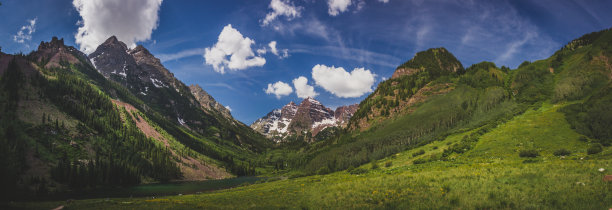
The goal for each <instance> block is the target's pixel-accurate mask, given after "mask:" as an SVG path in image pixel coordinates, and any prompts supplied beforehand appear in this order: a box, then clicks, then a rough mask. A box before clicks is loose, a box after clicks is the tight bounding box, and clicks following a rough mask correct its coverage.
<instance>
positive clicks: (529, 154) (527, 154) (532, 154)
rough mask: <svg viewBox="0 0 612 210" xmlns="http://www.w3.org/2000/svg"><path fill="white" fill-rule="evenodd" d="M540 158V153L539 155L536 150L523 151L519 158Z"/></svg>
mask: <svg viewBox="0 0 612 210" xmlns="http://www.w3.org/2000/svg"><path fill="white" fill-rule="evenodd" d="M537 156H540V153H538V151H537V150H535V149H528V150H521V152H519V157H531V158H534V157H537Z"/></svg>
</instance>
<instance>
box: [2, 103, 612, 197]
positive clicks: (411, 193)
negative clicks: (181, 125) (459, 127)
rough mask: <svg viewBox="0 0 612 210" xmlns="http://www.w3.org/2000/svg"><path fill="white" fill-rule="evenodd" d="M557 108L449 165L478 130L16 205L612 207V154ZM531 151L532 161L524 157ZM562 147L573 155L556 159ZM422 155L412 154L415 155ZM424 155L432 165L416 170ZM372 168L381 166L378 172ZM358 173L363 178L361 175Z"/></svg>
mask: <svg viewBox="0 0 612 210" xmlns="http://www.w3.org/2000/svg"><path fill="white" fill-rule="evenodd" d="M559 107H560V106H559V105H544V106H543V107H542V108H540V109H538V110H529V111H527V112H525V113H524V114H522V115H519V116H517V117H515V118H514V119H512V120H510V121H509V122H506V123H504V124H502V125H500V126H498V127H496V128H493V129H492V130H491V131H490V132H488V133H486V134H484V135H482V136H481V137H480V139H479V140H478V142H477V143H476V146H475V147H474V148H473V149H471V150H469V151H467V152H465V153H463V154H460V155H457V154H454V155H453V156H450V157H449V159H448V160H445V161H442V160H435V157H439V156H440V154H441V153H442V152H443V150H444V149H445V148H448V147H449V145H451V144H452V143H455V142H458V141H460V140H461V139H462V137H463V136H465V135H468V134H469V133H471V132H474V131H467V132H465V133H458V134H454V135H450V136H448V137H447V138H446V139H445V140H443V141H436V142H433V143H430V144H428V145H425V146H422V147H419V148H415V149H413V150H409V151H405V152H402V153H399V154H396V155H393V156H391V157H388V158H386V159H383V160H379V161H378V162H377V164H367V165H363V166H361V167H360V168H359V170H353V174H351V173H348V172H346V171H341V172H336V173H332V174H328V175H315V176H308V177H301V178H292V179H285V180H278V181H270V182H267V183H260V184H253V185H248V186H243V187H238V188H234V189H228V190H221V191H215V192H210V193H203V194H195V195H182V196H170V197H161V198H151V197H149V198H133V199H131V198H125V199H112V198H111V199H93V200H77V201H74V202H71V203H66V202H65V201H62V202H41V203H12V204H10V205H11V207H15V208H40V209H51V208H55V207H57V206H60V205H63V206H65V207H68V208H70V209H145V208H153V209H194V208H207V209H209V208H211V209H248V208H256V209H280V208H288V209H330V208H331V209H347V208H348V209H353V208H358V209H361V208H364V209H366V208H367V209H370V208H395V209H446V208H452V209H455V208H457V209H609V208H612V193H610V192H612V182H604V181H603V179H602V178H603V176H605V175H606V174H612V150H611V149H610V148H609V147H607V148H606V149H604V151H603V152H601V153H598V154H594V155H587V153H586V149H587V148H588V147H589V145H590V143H588V142H584V141H580V140H579V137H581V135H580V134H577V133H575V132H574V131H573V130H572V129H571V128H570V126H569V124H568V123H567V121H566V120H565V118H564V116H563V114H562V113H560V112H558V111H557V110H558V108H559ZM524 148H532V149H535V150H537V151H538V152H539V154H540V156H538V157H535V158H521V157H519V155H518V153H519V152H518V151H519V150H521V149H524ZM561 148H564V149H567V150H569V151H571V154H570V155H567V156H561V157H559V156H554V155H553V152H554V151H556V150H559V149H561ZM420 150H423V151H425V154H422V155H416V156H413V154H414V153H415V152H416V151H420ZM424 157H427V158H429V159H432V160H433V161H429V162H425V163H422V164H414V163H413V161H414V160H417V159H423V158H424ZM374 165H375V166H374ZM355 171H361V173H355Z"/></svg>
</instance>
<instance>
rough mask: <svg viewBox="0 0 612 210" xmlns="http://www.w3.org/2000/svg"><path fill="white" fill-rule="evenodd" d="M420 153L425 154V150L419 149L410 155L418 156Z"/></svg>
mask: <svg viewBox="0 0 612 210" xmlns="http://www.w3.org/2000/svg"><path fill="white" fill-rule="evenodd" d="M422 154H425V150H419V151H418V152H415V153H413V154H412V157H416V156H419V155H422Z"/></svg>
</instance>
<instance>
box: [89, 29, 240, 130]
mask: <svg viewBox="0 0 612 210" xmlns="http://www.w3.org/2000/svg"><path fill="white" fill-rule="evenodd" d="M89 60H90V61H91V63H92V64H93V65H94V66H95V67H96V69H97V70H98V71H99V72H100V73H101V74H102V75H104V77H106V78H107V79H111V80H114V81H116V82H118V83H120V84H122V85H123V86H125V87H127V88H128V89H129V90H130V92H132V93H133V94H135V95H137V96H138V97H139V98H140V99H141V100H143V101H144V102H145V103H146V104H148V105H152V106H154V108H155V109H157V110H160V111H161V112H162V113H163V114H164V116H166V117H167V118H169V119H172V120H174V121H175V122H177V123H179V124H181V125H184V126H187V127H190V128H192V129H195V130H198V131H201V132H204V130H205V129H206V128H205V127H207V125H208V124H210V125H216V124H219V122H216V121H215V120H214V119H210V118H203V117H201V116H199V115H198V114H197V109H203V110H204V111H206V112H209V114H210V111H215V112H219V113H220V114H221V117H223V118H225V119H227V120H229V122H230V123H231V124H233V125H235V120H234V119H233V118H232V116H231V114H230V113H229V110H227V109H226V108H225V107H224V106H223V105H221V104H219V103H218V102H217V101H215V100H214V98H212V96H210V95H209V94H208V93H206V91H204V90H203V89H202V88H201V87H199V86H192V87H187V86H186V85H185V84H184V83H183V82H181V81H180V80H178V79H177V78H176V77H174V74H172V73H171V72H170V71H169V70H168V69H166V68H165V67H164V66H163V64H162V63H161V61H160V60H159V59H158V58H156V57H155V56H153V54H151V53H150V52H149V50H147V49H146V48H145V47H143V46H141V45H139V46H137V47H135V48H134V49H129V48H128V47H127V46H126V45H125V44H124V43H123V42H121V41H119V40H117V38H116V37H115V36H112V37H110V38H108V39H107V40H106V41H105V42H104V43H102V44H101V45H100V46H98V48H97V49H96V51H94V52H93V53H92V54H90V55H89Z"/></svg>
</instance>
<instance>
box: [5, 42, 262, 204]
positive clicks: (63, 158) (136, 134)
mask: <svg viewBox="0 0 612 210" xmlns="http://www.w3.org/2000/svg"><path fill="white" fill-rule="evenodd" d="M124 47H125V45H124V44H122V43H121V42H119V41H117V40H116V39H114V38H110V39H109V40H108V41H107V42H105V43H104V44H103V45H101V46H100V47H99V51H97V54H96V56H95V57H91V59H88V58H87V57H86V56H85V55H84V54H83V53H81V52H79V51H78V50H76V49H75V48H73V47H70V46H65V45H64V43H63V40H62V39H57V38H53V39H52V41H51V42H43V43H41V46H39V50H38V51H35V52H33V53H31V54H29V55H27V56H23V55H7V54H3V53H0V73H2V76H1V77H0V86H2V89H1V91H0V107H1V108H2V109H1V110H0V123H1V125H2V126H0V128H1V129H0V136H1V138H0V139H2V143H3V145H7V147H3V149H2V151H1V152H2V154H3V155H2V156H0V163H2V164H3V166H2V168H1V169H2V171H5V172H6V173H4V174H3V175H2V177H0V178H1V179H2V180H3V181H2V183H3V186H6V187H5V188H4V189H3V190H2V194H3V195H6V197H5V198H12V197H14V196H32V195H35V194H39V195H44V194H46V193H48V192H50V191H53V192H62V191H67V190H83V189H95V188H97V187H100V186H126V185H134V184H139V183H143V182H158V181H169V180H204V179H219V178H227V177H231V176H234V175H247V174H254V173H255V168H256V167H264V166H265V164H263V163H261V164H260V163H257V164H253V163H250V162H251V160H252V159H254V157H255V156H256V155H257V151H258V150H262V149H263V148H265V147H267V145H269V143H268V141H267V140H266V139H265V138H264V137H263V136H261V135H259V134H257V133H256V132H254V131H252V130H251V129H250V128H248V127H247V126H246V125H244V124H242V123H239V122H237V121H235V120H234V119H233V118H231V116H229V117H230V118H226V117H225V116H223V115H222V114H220V113H218V112H214V113H211V114H207V113H206V112H205V111H204V110H203V108H202V106H201V105H200V103H199V102H198V101H197V100H196V99H195V97H194V96H193V95H192V94H191V91H190V90H189V89H188V88H187V87H186V86H185V85H184V84H183V83H182V82H180V81H178V80H177V79H176V78H174V77H173V75H172V74H171V73H170V72H169V71H168V70H167V69H165V68H163V66H162V65H161V63H160V62H159V60H158V59H156V58H155V57H153V56H152V55H151V54H150V53H149V52H148V51H147V50H146V49H144V48H142V47H137V48H135V49H132V50H127V49H126V48H124ZM93 64H95V65H97V66H98V67H99V69H96V68H94V66H93ZM105 76H106V77H105ZM107 78H109V79H111V80H108V79H107ZM115 81H116V82H115ZM143 90H144V91H147V90H148V91H147V93H149V94H138V93H141V92H142V91H143ZM163 96H165V97H166V98H164V97H163ZM162 107H168V108H171V109H170V110H171V111H169V112H164V109H162ZM168 113H174V114H170V115H168ZM177 116H180V117H177ZM182 116H186V117H185V119H184V122H182V121H183V120H182V119H181V117H182ZM177 118H178V119H177ZM41 180H42V181H41ZM5 193H8V194H5Z"/></svg>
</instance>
